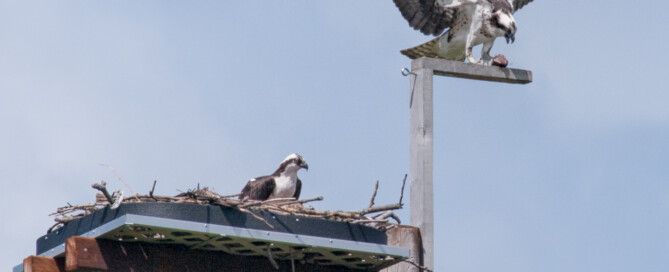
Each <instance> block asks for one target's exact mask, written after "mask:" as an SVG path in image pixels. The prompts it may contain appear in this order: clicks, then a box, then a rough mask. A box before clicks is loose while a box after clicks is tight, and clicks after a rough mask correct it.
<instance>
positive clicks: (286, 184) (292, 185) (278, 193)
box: [269, 173, 297, 198]
mask: <svg viewBox="0 0 669 272" xmlns="http://www.w3.org/2000/svg"><path fill="white" fill-rule="evenodd" d="M274 182H276V187H274V191H273V192H272V195H270V197H269V198H288V197H293V195H295V189H296V188H297V173H295V174H294V175H281V176H278V177H275V178H274Z"/></svg>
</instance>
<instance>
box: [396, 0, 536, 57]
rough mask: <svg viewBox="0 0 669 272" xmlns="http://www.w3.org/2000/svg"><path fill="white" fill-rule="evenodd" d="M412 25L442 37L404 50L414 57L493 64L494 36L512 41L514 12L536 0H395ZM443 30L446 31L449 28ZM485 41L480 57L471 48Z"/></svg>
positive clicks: (513, 35) (406, 53)
mask: <svg viewBox="0 0 669 272" xmlns="http://www.w3.org/2000/svg"><path fill="white" fill-rule="evenodd" d="M393 1H394V2H395V5H396V6H397V7H398V8H399V9H400V12H401V13H402V16H404V19H406V20H407V21H409V25H410V26H412V27H413V28H414V29H416V30H420V32H422V33H423V34H426V35H434V36H438V35H441V34H442V33H443V35H441V36H439V37H438V38H436V39H433V40H431V41H429V42H426V43H424V44H422V45H419V46H416V47H413V48H409V49H405V50H402V51H401V52H402V54H404V55H406V56H407V57H409V58H411V59H416V58H420V57H432V58H442V59H448V60H457V61H465V58H466V59H467V60H468V61H469V62H470V63H476V64H483V63H488V64H490V63H491V59H492V56H490V49H492V45H493V43H494V42H495V39H496V38H497V37H500V36H504V37H506V42H507V43H509V42H511V43H513V41H514V40H515V34H516V21H515V19H514V18H513V13H514V12H515V11H516V10H519V9H520V8H522V7H523V6H525V5H527V4H528V3H529V2H532V1H533V0H393ZM447 28H448V30H446V32H445V33H444V30H445V29H447ZM479 44H483V48H482V50H481V57H482V58H481V59H478V60H477V59H475V58H474V57H473V56H472V48H473V47H474V46H476V45H479Z"/></svg>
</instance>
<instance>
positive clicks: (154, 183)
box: [149, 180, 158, 201]
mask: <svg viewBox="0 0 669 272" xmlns="http://www.w3.org/2000/svg"><path fill="white" fill-rule="evenodd" d="M156 182H158V180H154V181H153V187H151V191H149V196H150V197H151V198H153V200H155V201H158V200H157V199H156V198H154V197H153V190H155V189H156Z"/></svg>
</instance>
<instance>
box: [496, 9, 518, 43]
mask: <svg viewBox="0 0 669 272" xmlns="http://www.w3.org/2000/svg"><path fill="white" fill-rule="evenodd" d="M492 21H493V23H494V26H495V27H496V28H498V29H499V30H501V31H503V32H504V38H506V43H509V41H510V42H511V43H513V42H514V41H515V40H516V20H515V19H514V18H513V15H512V14H511V12H509V11H506V10H497V11H495V13H494V15H493V18H492Z"/></svg>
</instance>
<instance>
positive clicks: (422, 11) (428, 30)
mask: <svg viewBox="0 0 669 272" xmlns="http://www.w3.org/2000/svg"><path fill="white" fill-rule="evenodd" d="M393 2H395V6H397V8H399V9H400V12H401V13H402V16H403V17H404V19H406V20H407V21H408V22H409V25H410V26H411V27H413V28H414V29H416V30H420V32H422V33H423V34H426V35H434V36H438V35H440V34H441V33H443V32H444V29H446V28H448V27H450V26H451V23H452V21H453V15H454V14H455V11H456V10H455V9H446V8H443V7H441V6H440V5H435V4H434V2H435V0H393Z"/></svg>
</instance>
